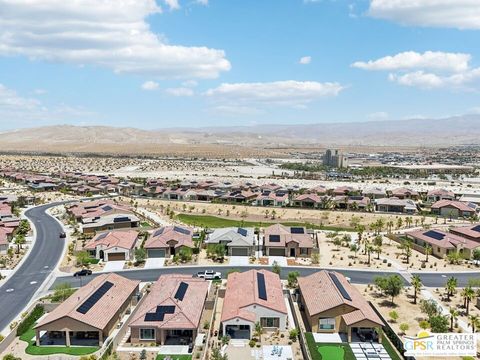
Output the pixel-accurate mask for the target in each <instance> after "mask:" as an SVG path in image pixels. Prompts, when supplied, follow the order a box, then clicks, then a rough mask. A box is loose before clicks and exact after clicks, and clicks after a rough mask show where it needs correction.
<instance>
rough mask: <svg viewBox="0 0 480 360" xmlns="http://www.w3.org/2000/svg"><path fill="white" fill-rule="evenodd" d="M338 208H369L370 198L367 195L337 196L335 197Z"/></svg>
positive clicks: (334, 200)
mask: <svg viewBox="0 0 480 360" xmlns="http://www.w3.org/2000/svg"><path fill="white" fill-rule="evenodd" d="M333 202H334V204H335V207H336V208H337V209H345V210H348V209H352V210H363V211H365V210H367V209H368V207H369V206H370V198H368V197H366V196H360V195H359V196H355V195H354V196H345V195H342V196H335V198H334V199H333Z"/></svg>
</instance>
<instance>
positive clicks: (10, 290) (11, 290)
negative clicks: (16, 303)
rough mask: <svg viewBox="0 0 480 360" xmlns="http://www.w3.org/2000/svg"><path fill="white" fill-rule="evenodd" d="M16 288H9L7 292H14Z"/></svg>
mask: <svg viewBox="0 0 480 360" xmlns="http://www.w3.org/2000/svg"><path fill="white" fill-rule="evenodd" d="M14 290H15V289H7V290H6V292H7V293H11V292H13V291H14Z"/></svg>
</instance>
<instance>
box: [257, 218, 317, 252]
mask: <svg viewBox="0 0 480 360" xmlns="http://www.w3.org/2000/svg"><path fill="white" fill-rule="evenodd" d="M312 249H313V239H312V236H311V235H310V234H308V232H307V229H306V228H304V227H287V226H284V225H282V224H275V225H271V226H269V227H267V228H266V229H265V231H264V236H263V253H264V255H265V256H291V257H309V256H310V255H311V254H312Z"/></svg>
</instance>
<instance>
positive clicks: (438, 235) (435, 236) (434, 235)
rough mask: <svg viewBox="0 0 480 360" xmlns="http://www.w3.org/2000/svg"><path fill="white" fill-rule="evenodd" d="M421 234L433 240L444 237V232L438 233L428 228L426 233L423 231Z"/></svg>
mask: <svg viewBox="0 0 480 360" xmlns="http://www.w3.org/2000/svg"><path fill="white" fill-rule="evenodd" d="M423 235H425V236H428V237H429V238H432V239H435V240H443V238H444V237H445V234H442V233H440V232H438V231H435V230H429V231H427V232H426V233H424V234H423Z"/></svg>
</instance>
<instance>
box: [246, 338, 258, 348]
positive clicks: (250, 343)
mask: <svg viewBox="0 0 480 360" xmlns="http://www.w3.org/2000/svg"><path fill="white" fill-rule="evenodd" d="M256 344H257V342H256V341H255V340H253V339H252V340H250V341H249V342H248V345H249V346H250V347H251V348H253V347H255V345H256Z"/></svg>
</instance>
